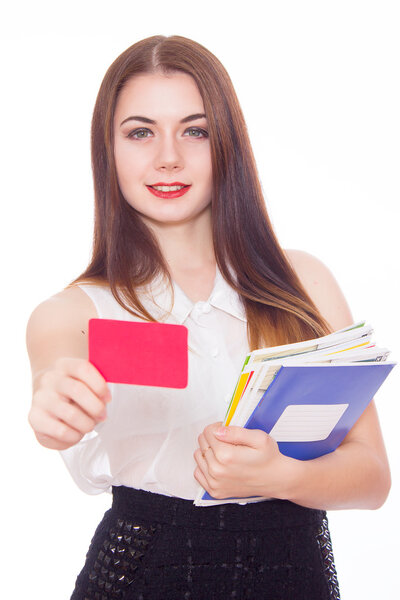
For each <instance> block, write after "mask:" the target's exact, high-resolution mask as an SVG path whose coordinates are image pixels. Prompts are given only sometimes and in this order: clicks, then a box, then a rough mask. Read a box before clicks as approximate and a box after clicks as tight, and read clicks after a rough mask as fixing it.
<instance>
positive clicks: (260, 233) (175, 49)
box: [70, 36, 329, 349]
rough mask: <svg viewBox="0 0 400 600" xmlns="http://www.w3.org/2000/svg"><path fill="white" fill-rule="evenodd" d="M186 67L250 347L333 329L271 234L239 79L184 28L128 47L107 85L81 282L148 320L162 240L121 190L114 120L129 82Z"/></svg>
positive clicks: (225, 262) (221, 241) (97, 115)
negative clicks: (143, 296)
mask: <svg viewBox="0 0 400 600" xmlns="http://www.w3.org/2000/svg"><path fill="white" fill-rule="evenodd" d="M155 71H161V72H164V73H169V72H173V71H180V72H184V73H187V74H188V75H190V76H191V77H192V78H193V79H194V81H195V82H196V84H197V86H198V89H199V91H200V94H201V96H202V99H203V103H204V109H205V114H206V117H207V121H208V126H209V139H210V148H211V159H212V173H213V195H212V202H211V205H212V223H213V242H214V251H215V256H216V261H217V264H218V267H219V269H220V271H221V273H222V275H223V277H224V278H225V279H226V281H227V282H228V283H229V284H230V285H231V286H232V287H233V288H234V289H235V290H236V291H237V293H238V294H239V295H240V296H241V298H242V301H243V303H244V306H245V310H246V315H247V322H248V338H249V344H250V347H251V348H252V349H253V348H256V347H259V346H260V345H262V344H268V345H276V344H283V343H290V342H295V341H300V340H305V339H310V338H313V337H316V336H320V335H324V334H325V333H327V332H328V331H329V328H328V325H327V323H326V322H325V321H324V319H323V318H322V316H321V315H320V314H319V312H318V310H317V308H316V307H315V305H314V304H313V302H312V301H311V299H310V298H309V297H308V295H307V293H306V292H305V290H304V289H303V286H302V285H301V283H300V281H299V279H298V277H297V275H296V274H295V272H294V270H293V268H292V267H291V265H290V263H289V262H288V260H287V258H286V256H285V254H284V252H283V250H282V248H281V247H280V245H279V243H278V241H277V239H276V236H275V234H274V232H273V229H272V226H271V223H270V220H269V217H268V214H267V211H266V208H265V203H264V199H263V195H262V191H261V186H260V182H259V179H258V174H257V169H256V165H255V161H254V157H253V152H252V149H251V145H250V140H249V137H248V133H247V128H246V124H245V121H244V118H243V114H242V111H241V108H240V105H239V102H238V100H237V97H236V94H235V91H234V88H233V85H232V82H231V80H230V78H229V75H228V74H227V72H226V70H225V69H224V67H223V66H222V65H221V63H220V62H219V61H218V60H217V59H216V57H215V56H214V55H213V54H212V53H211V52H209V51H208V50H207V49H206V48H204V47H203V46H201V45H200V44H198V43H196V42H194V41H192V40H190V39H187V38H184V37H181V36H170V37H164V36H153V37H150V38H147V39H144V40H142V41H140V42H138V43H136V44H134V45H133V46H131V47H130V48H128V49H127V50H125V52H123V53H122V54H121V55H120V56H119V57H118V58H117V59H116V60H115V61H114V62H113V64H112V65H111V66H110V68H109V69H108V71H107V73H106V75H105V77H104V79H103V82H102V84H101V87H100V90H99V93H98V96H97V100H96V105H95V108H94V113H93V120H92V140H91V142H92V168H93V178H94V190H95V223H94V239H93V254H92V258H91V261H90V264H89V265H88V267H87V269H86V270H85V271H84V272H83V273H82V274H81V275H80V276H79V277H77V278H76V279H75V280H74V281H73V282H71V284H70V285H73V284H76V283H78V282H82V281H89V282H92V283H103V284H107V285H109V286H110V289H111V291H112V293H113V295H114V297H115V298H116V300H117V301H118V302H119V303H120V304H121V305H122V306H123V307H124V308H126V309H127V310H128V311H129V312H131V313H132V314H134V315H137V316H139V317H140V318H142V319H145V320H149V321H152V320H154V318H153V317H152V315H151V314H149V313H148V312H147V310H146V309H145V307H144V306H143V305H142V304H141V302H140V295H139V294H138V293H137V288H138V287H139V286H143V285H146V284H148V283H150V282H151V281H152V280H153V278H154V277H155V276H156V275H164V276H165V277H166V278H167V280H168V281H169V283H171V279H170V275H169V273H168V268H167V265H166V263H165V261H164V258H163V256H162V254H161V251H160V248H159V246H158V244H157V241H156V239H155V237H154V235H153V234H152V233H151V231H150V230H149V229H148V227H146V225H145V224H144V222H143V221H142V219H141V218H140V216H139V215H138V213H137V212H136V211H135V209H134V208H132V207H131V206H130V205H129V204H128V203H127V202H126V201H125V200H124V198H123V196H122V194H121V191H120V189H119V185H118V180H117V174H116V167H115V159H114V150H113V146H114V131H113V119H114V111H115V106H116V101H117V98H118V94H119V93H120V91H121V89H122V88H123V86H124V85H125V84H126V82H127V81H128V80H129V79H130V78H131V77H134V76H135V75H137V74H139V73H153V72H155Z"/></svg>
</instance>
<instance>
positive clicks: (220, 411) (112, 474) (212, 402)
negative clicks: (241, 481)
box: [61, 270, 248, 499]
mask: <svg viewBox="0 0 400 600" xmlns="http://www.w3.org/2000/svg"><path fill="white" fill-rule="evenodd" d="M80 287H81V289H82V290H84V291H85V292H86V293H87V294H88V296H89V297H90V298H91V299H92V301H93V303H94V305H95V307H96V309H97V314H98V317H100V318H104V319H122V320H129V321H135V320H139V319H138V318H136V317H134V316H133V315H131V314H130V313H129V312H128V311H126V310H125V309H123V308H122V306H120V305H119V304H118V302H117V301H116V300H115V298H114V297H113V295H112V293H111V291H110V289H109V288H107V287H102V286H93V285H82V284H81V285H80ZM141 300H142V301H143V304H144V305H145V306H146V308H147V309H148V310H149V312H150V313H151V314H152V315H153V316H154V317H155V318H156V319H157V320H159V321H163V322H166V323H180V324H183V325H185V326H186V327H187V328H188V331H189V338H188V339H189V348H190V349H189V383H188V386H187V387H186V388H185V389H182V390H177V389H167V388H159V387H147V386H133V385H122V384H109V387H110V390H111V393H112V401H111V402H110V403H109V404H108V407H107V412H108V417H107V420H106V421H104V422H103V423H100V424H99V425H98V426H96V428H95V430H94V431H93V432H91V433H90V434H88V435H86V436H84V438H82V440H81V441H80V442H79V443H78V444H76V445H75V446H73V447H72V448H69V449H68V450H63V451H61V456H62V458H63V460H64V462H65V464H66V465H67V467H68V469H69V471H70V473H71V475H72V477H73V478H74V480H75V482H76V483H77V485H78V486H79V487H80V488H81V489H82V490H83V491H85V492H87V493H88V494H98V493H101V492H103V491H108V492H110V491H111V486H113V485H114V486H118V485H125V486H128V487H133V488H137V489H143V490H147V491H151V492H156V493H159V494H164V495H168V496H178V497H181V498H186V499H194V497H195V495H196V491H197V488H198V484H197V482H196V480H195V479H194V477H193V472H194V469H195V467H196V463H195V460H194V458H193V453H194V451H195V450H196V448H197V447H198V442H197V437H198V435H199V434H200V433H201V432H202V431H203V429H204V427H205V426H206V425H208V424H209V423H214V422H216V421H219V420H222V419H223V417H224V414H225V411H226V406H227V403H228V402H229V400H230V397H231V394H232V392H233V388H234V385H235V383H236V379H237V376H238V373H239V371H240V369H241V367H242V364H243V361H244V358H245V356H246V353H247V352H248V342H247V323H246V316H245V311H244V307H243V305H242V303H241V300H240V298H239V296H238V295H237V294H236V292H235V291H234V290H233V289H232V288H231V287H230V286H229V285H228V284H227V283H226V281H225V280H224V279H223V277H222V275H221V274H220V273H219V271H218V270H217V273H216V278H215V282H214V288H213V291H212V293H211V295H210V297H209V299H208V301H207V302H197V303H195V304H193V303H192V302H191V301H190V300H189V299H188V298H187V296H186V295H185V294H184V293H183V291H182V290H181V289H180V288H179V287H178V286H177V285H176V284H174V302H173V305H172V299H171V295H170V293H169V292H168V289H167V287H166V285H165V284H164V283H163V282H162V281H160V280H158V283H157V284H155V286H153V287H152V297H150V296H149V295H145V294H143V295H142V296H141ZM171 305H172V308H171Z"/></svg>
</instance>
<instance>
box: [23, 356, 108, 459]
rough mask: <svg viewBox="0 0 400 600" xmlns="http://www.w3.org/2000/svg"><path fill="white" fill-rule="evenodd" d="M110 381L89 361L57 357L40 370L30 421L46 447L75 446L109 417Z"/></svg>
mask: <svg viewBox="0 0 400 600" xmlns="http://www.w3.org/2000/svg"><path fill="white" fill-rule="evenodd" d="M110 400H111V394H110V391H109V389H108V387H107V383H106V381H105V380H104V378H103V377H102V375H101V374H100V373H99V371H98V370H97V369H96V367H94V366H93V365H92V364H91V363H90V362H89V361H88V360H85V359H82V358H58V359H57V360H56V361H55V363H54V366H53V367H51V368H48V369H46V370H44V371H43V372H42V373H38V374H37V377H36V381H35V386H34V393H33V397H32V407H31V409H30V412H29V416H28V420H29V423H30V425H31V427H32V428H33V430H34V432H35V435H36V437H37V439H38V441H39V442H40V443H41V444H42V445H43V446H46V447H47V448H53V449H55V450H65V449H66V448H69V447H70V446H73V445H74V444H76V443H77V442H79V440H80V439H81V438H82V437H83V436H84V435H85V434H86V433H89V432H90V431H92V430H93V429H94V427H95V426H96V425H97V424H98V423H100V422H102V421H104V420H105V419H106V417H107V413H106V405H107V403H108V402H109V401H110Z"/></svg>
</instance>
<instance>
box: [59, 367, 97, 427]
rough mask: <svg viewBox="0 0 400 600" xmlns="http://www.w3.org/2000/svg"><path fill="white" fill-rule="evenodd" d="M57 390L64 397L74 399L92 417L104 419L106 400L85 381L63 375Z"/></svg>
mask: <svg viewBox="0 0 400 600" xmlns="http://www.w3.org/2000/svg"><path fill="white" fill-rule="evenodd" d="M55 391H56V392H58V393H59V394H60V395H61V396H63V397H64V398H68V399H70V400H73V401H74V402H75V403H76V404H77V405H78V406H79V407H80V408H81V410H83V411H85V412H86V413H87V415H88V416H89V417H91V418H92V419H94V420H96V421H101V420H102V417H103V416H104V414H105V413H104V411H105V405H104V402H102V401H101V400H100V399H99V398H98V396H96V395H95V394H94V393H93V391H92V390H91V389H90V388H88V387H87V385H86V384H85V383H82V382H81V381H78V379H73V378H71V377H62V378H61V379H59V380H58V381H57V383H56V385H55ZM61 418H62V417H61Z"/></svg>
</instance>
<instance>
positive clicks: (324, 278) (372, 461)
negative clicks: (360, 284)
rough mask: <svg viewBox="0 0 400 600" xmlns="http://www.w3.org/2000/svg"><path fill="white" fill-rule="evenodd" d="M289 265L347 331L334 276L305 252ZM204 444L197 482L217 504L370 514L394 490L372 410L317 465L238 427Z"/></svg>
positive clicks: (348, 319)
mask: <svg viewBox="0 0 400 600" xmlns="http://www.w3.org/2000/svg"><path fill="white" fill-rule="evenodd" d="M288 258H289V260H290V262H291V263H292V265H293V267H294V269H295V271H296V272H297V274H298V276H299V278H300V280H301V281H302V283H303V285H304V287H305V289H306V291H307V292H308V294H309V295H310V297H311V299H312V300H313V301H314V303H315V304H316V306H317V308H318V309H319V311H320V312H321V314H322V316H323V317H324V318H325V319H326V320H327V322H328V323H329V324H330V325H331V326H332V328H333V329H334V330H337V329H341V328H343V327H346V326H347V325H350V324H351V323H352V322H353V319H352V316H351V313H350V310H349V308H348V305H347V303H346V300H345V299H344V296H343V294H342V292H341V290H340V288H339V286H338V284H337V282H336V281H335V279H334V277H333V276H332V274H331V273H330V271H329V270H328V269H327V268H326V267H325V266H324V265H323V264H322V263H321V262H320V261H318V260H317V259H315V258H314V257H312V256H310V255H309V254H306V253H304V252H298V251H289V252H288ZM199 444H200V449H199V450H197V451H196V453H195V459H196V462H197V465H198V467H197V469H196V471H195V477H196V479H197V480H198V481H199V483H201V485H203V487H205V488H206V489H207V490H208V491H209V492H210V493H211V495H212V496H214V497H216V498H226V497H229V496H236V497H243V496H252V495H262V496H267V497H275V498H282V499H287V500H291V501H292V502H296V503H297V504H301V505H303V506H307V507H310V508H319V509H342V508H371V509H373V508H378V507H379V506H381V505H382V504H383V502H384V501H385V499H386V497H387V495H388V493H389V489H390V470H389V465H388V460H387V456H386V451H385V446H384V443H383V439H382V433H381V430H380V426H379V421H378V417H377V413H376V408H375V405H374V403H373V402H371V404H370V405H369V406H368V408H367V409H366V410H365V411H364V413H363V415H362V416H361V417H360V419H359V420H358V421H357V423H356V424H355V425H354V427H353V428H352V429H351V431H350V432H349V433H348V435H347V436H346V438H345V439H344V440H343V442H342V443H341V444H340V446H339V448H337V450H335V451H334V452H332V453H330V454H327V455H325V456H322V457H320V458H317V459H313V460H308V461H300V460H295V459H292V458H288V457H286V456H284V455H282V454H281V453H280V452H279V448H278V445H277V444H276V442H275V441H274V440H273V439H272V438H271V437H270V436H268V435H267V434H266V433H264V432H262V431H250V430H246V429H243V428H241V427H225V428H222V429H220V428H219V424H213V425H210V426H209V427H207V428H206V429H205V430H204V432H203V433H202V434H201V435H200V436H199ZM207 448H211V450H212V452H211V451H208V452H207ZM201 450H203V454H204V456H203V454H202V452H201Z"/></svg>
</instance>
